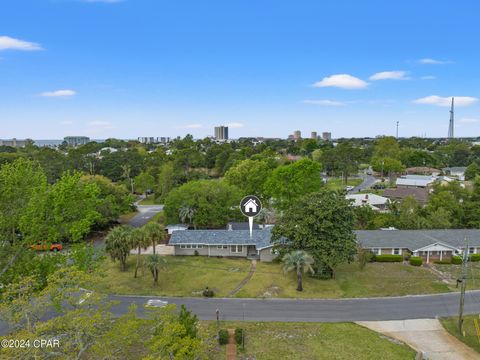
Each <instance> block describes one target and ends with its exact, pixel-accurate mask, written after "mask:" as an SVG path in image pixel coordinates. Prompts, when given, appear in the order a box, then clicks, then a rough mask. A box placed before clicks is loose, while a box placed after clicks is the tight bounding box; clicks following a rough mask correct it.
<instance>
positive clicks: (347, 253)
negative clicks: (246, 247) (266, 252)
mask: <svg viewBox="0 0 480 360" xmlns="http://www.w3.org/2000/svg"><path fill="white" fill-rule="evenodd" d="M354 227H355V215H354V210H353V207H352V205H351V204H350V201H349V200H347V199H345V196H344V194H343V193H338V192H334V191H329V190H327V189H322V190H321V191H319V192H316V193H312V194H308V195H305V196H304V197H302V198H300V199H299V200H298V201H296V202H293V203H291V204H290V206H289V207H288V208H287V209H286V210H285V212H284V213H283V214H282V216H281V217H280V219H279V220H278V222H277V225H276V226H275V227H274V228H273V230H272V241H273V243H274V244H275V246H274V248H275V249H277V250H278V251H279V252H280V255H282V256H283V255H284V254H285V253H288V252H290V251H294V250H304V251H307V252H308V253H309V254H310V255H311V256H312V257H313V258H314V260H315V264H314V269H315V273H316V274H317V275H321V274H327V275H329V276H334V270H335V267H336V266H337V265H338V264H340V263H343V262H347V261H352V260H353V258H354V255H355V252H356V244H355V234H354V232H353V229H354Z"/></svg>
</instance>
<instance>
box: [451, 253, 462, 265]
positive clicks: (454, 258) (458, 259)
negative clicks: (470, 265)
mask: <svg viewBox="0 0 480 360" xmlns="http://www.w3.org/2000/svg"><path fill="white" fill-rule="evenodd" d="M462 262H463V260H462V258H461V256H457V255H455V256H452V264H455V265H460V264H461V263H462Z"/></svg>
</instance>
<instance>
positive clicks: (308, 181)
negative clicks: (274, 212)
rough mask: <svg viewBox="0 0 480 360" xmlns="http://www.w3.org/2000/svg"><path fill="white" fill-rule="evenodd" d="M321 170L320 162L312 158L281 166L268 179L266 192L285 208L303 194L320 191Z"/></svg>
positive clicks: (278, 205) (278, 204)
mask: <svg viewBox="0 0 480 360" xmlns="http://www.w3.org/2000/svg"><path fill="white" fill-rule="evenodd" d="M320 172H321V166H320V164H318V163H316V162H314V161H312V160H310V159H302V160H300V161H297V162H294V163H292V164H289V165H285V166H280V167H278V168H276V169H275V170H273V172H272V174H271V175H270V176H269V178H268V179H267V181H266V183H265V193H266V194H267V195H269V196H271V197H272V198H273V199H274V201H275V204H276V206H277V207H278V208H279V209H283V208H285V207H287V206H288V205H289V204H291V203H292V202H295V201H296V199H298V198H300V197H301V196H302V195H305V194H308V193H312V192H315V191H318V190H319V189H320V188H321V187H322V178H321V176H320Z"/></svg>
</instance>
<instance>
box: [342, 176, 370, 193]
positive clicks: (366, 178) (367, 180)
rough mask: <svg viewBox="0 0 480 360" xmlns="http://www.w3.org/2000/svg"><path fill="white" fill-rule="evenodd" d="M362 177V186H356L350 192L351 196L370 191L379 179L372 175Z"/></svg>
mask: <svg viewBox="0 0 480 360" xmlns="http://www.w3.org/2000/svg"><path fill="white" fill-rule="evenodd" d="M360 177H361V178H362V179H363V182H362V183H361V184H360V185H357V186H355V187H354V188H353V189H352V190H350V191H349V192H348V193H349V194H356V193H358V192H360V191H363V190H366V189H369V188H371V187H372V185H373V184H375V182H376V181H377V179H376V178H374V177H373V176H371V175H365V174H360Z"/></svg>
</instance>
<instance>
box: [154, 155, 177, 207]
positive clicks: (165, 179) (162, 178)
mask: <svg viewBox="0 0 480 360" xmlns="http://www.w3.org/2000/svg"><path fill="white" fill-rule="evenodd" d="M174 171H175V168H174V166H173V163H171V162H168V163H165V164H163V165H162V167H161V168H160V173H159V174H158V185H157V187H156V190H155V196H156V197H157V198H158V199H159V200H161V201H163V200H165V198H166V196H167V194H168V193H169V192H170V190H172V189H173V187H174V185H175V176H174Z"/></svg>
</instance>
